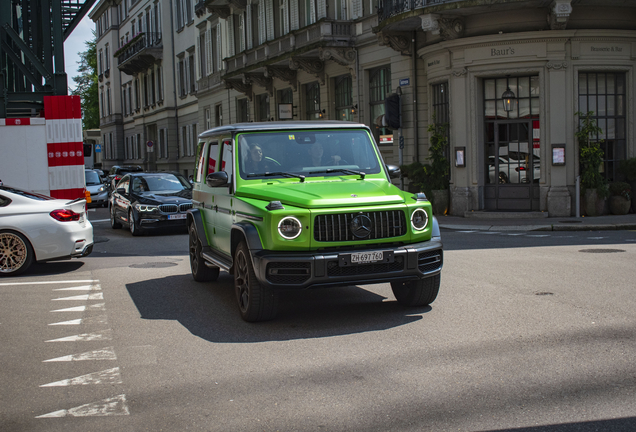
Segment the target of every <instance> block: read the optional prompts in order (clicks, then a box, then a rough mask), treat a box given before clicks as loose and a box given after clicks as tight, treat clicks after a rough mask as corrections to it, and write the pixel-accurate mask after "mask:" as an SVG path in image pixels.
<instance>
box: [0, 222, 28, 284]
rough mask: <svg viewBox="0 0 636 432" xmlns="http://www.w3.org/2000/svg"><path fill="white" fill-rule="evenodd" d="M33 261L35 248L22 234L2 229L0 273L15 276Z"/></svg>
mask: <svg viewBox="0 0 636 432" xmlns="http://www.w3.org/2000/svg"><path fill="white" fill-rule="evenodd" d="M32 263H33V248H32V247H31V243H29V240H27V239H26V237H24V236H23V235H22V234H20V233H17V232H13V231H0V275H2V276H15V275H19V274H20V273H23V272H24V271H26V269H28V268H29V267H30V266H31V264H32Z"/></svg>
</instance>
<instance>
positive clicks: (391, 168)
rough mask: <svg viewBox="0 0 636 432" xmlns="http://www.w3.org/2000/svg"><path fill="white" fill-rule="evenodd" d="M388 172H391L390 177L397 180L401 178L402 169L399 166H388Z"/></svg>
mask: <svg viewBox="0 0 636 432" xmlns="http://www.w3.org/2000/svg"><path fill="white" fill-rule="evenodd" d="M386 170H387V171H388V172H389V177H391V178H397V177H399V176H400V174H401V173H400V167H399V166H397V165H387V166H386Z"/></svg>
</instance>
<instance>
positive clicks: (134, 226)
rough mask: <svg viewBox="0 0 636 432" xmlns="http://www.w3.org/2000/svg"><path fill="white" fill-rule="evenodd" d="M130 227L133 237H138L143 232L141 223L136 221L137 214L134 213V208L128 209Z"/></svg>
mask: <svg viewBox="0 0 636 432" xmlns="http://www.w3.org/2000/svg"><path fill="white" fill-rule="evenodd" d="M128 228H129V229H130V234H132V235H133V237H137V236H140V235H141V234H142V232H141V228H139V225H137V222H135V215H134V214H133V211H132V209H130V210H128Z"/></svg>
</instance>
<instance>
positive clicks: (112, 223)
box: [110, 206, 121, 229]
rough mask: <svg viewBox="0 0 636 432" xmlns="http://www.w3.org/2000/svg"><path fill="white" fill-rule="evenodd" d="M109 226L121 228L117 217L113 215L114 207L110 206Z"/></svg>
mask: <svg viewBox="0 0 636 432" xmlns="http://www.w3.org/2000/svg"><path fill="white" fill-rule="evenodd" d="M110 227H111V228H112V229H119V228H121V223H119V222H117V217H116V216H115V207H113V206H110Z"/></svg>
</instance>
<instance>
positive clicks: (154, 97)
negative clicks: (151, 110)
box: [150, 70, 157, 105]
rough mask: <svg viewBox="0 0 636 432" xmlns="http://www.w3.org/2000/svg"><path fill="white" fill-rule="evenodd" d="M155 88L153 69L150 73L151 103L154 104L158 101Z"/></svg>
mask: <svg viewBox="0 0 636 432" xmlns="http://www.w3.org/2000/svg"><path fill="white" fill-rule="evenodd" d="M155 89H156V83H155V71H154V70H153V71H152V72H151V73H150V103H151V104H153V105H154V104H155V103H157V93H156V92H155Z"/></svg>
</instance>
